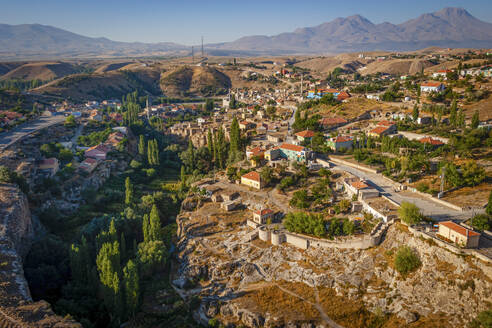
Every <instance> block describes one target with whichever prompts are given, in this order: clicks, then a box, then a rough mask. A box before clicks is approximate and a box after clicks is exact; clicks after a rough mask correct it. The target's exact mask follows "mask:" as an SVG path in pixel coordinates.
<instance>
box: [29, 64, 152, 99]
mask: <svg viewBox="0 0 492 328" xmlns="http://www.w3.org/2000/svg"><path fill="white" fill-rule="evenodd" d="M159 76H160V72H159V71H158V70H156V69H140V70H134V71H129V70H124V71H110V72H104V73H92V74H73V75H70V76H66V77H64V78H61V79H58V80H55V81H53V82H50V83H47V84H45V85H43V86H41V87H39V88H36V89H34V90H31V91H30V92H31V93H33V94H43V95H49V96H56V97H63V98H69V99H73V100H75V101H79V100H86V99H94V100H102V99H110V98H117V99H120V98H121V97H122V96H123V95H126V94H127V93H129V92H132V91H135V90H138V91H139V92H140V93H141V94H146V93H149V94H153V95H160V94H161V91H160V89H159Z"/></svg>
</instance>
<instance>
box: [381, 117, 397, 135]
mask: <svg viewBox="0 0 492 328" xmlns="http://www.w3.org/2000/svg"><path fill="white" fill-rule="evenodd" d="M377 126H384V127H386V128H388V134H393V133H396V130H397V127H396V123H395V122H393V121H387V120H384V121H379V122H378V124H377Z"/></svg>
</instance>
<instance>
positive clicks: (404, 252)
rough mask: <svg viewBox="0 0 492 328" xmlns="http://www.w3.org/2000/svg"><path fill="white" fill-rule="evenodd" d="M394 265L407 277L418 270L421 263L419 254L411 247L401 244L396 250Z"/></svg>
mask: <svg viewBox="0 0 492 328" xmlns="http://www.w3.org/2000/svg"><path fill="white" fill-rule="evenodd" d="M394 265H395V269H396V270H397V271H398V272H399V273H400V274H401V275H402V276H404V277H405V276H406V275H407V274H409V273H410V272H412V271H414V270H416V269H417V268H418V267H419V266H420V265H421V262H420V259H419V257H418V255H417V254H416V253H415V252H414V251H413V250H412V249H411V248H410V247H408V246H401V247H400V248H399V249H398V251H397V252H396V256H395V260H394Z"/></svg>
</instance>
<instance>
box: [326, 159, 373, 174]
mask: <svg viewBox="0 0 492 328" xmlns="http://www.w3.org/2000/svg"><path fill="white" fill-rule="evenodd" d="M330 161H331V162H335V163H338V164H342V165H347V166H351V167H353V168H356V169H359V170H361V171H366V172H369V173H378V170H376V169H371V168H369V167H365V166H360V165H357V164H355V163H352V162H348V161H345V160H343V159H340V158H335V157H332V156H330Z"/></svg>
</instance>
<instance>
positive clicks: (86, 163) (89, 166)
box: [79, 157, 99, 173]
mask: <svg viewBox="0 0 492 328" xmlns="http://www.w3.org/2000/svg"><path fill="white" fill-rule="evenodd" d="M98 163H99V162H98V161H97V160H96V159H94V158H91V157H88V158H86V159H84V160H83V161H82V162H81V163H80V165H79V169H81V170H83V171H85V172H87V173H91V172H92V171H94V169H95V168H96V167H97V164H98Z"/></svg>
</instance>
